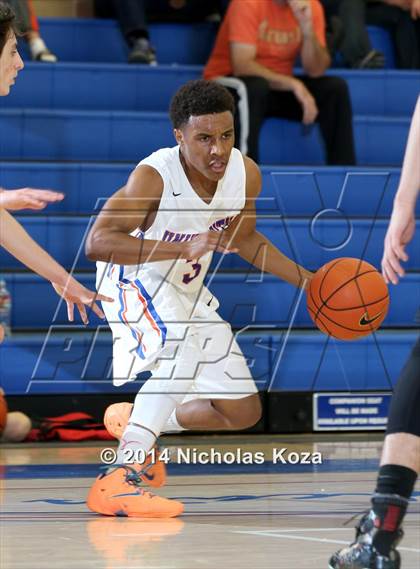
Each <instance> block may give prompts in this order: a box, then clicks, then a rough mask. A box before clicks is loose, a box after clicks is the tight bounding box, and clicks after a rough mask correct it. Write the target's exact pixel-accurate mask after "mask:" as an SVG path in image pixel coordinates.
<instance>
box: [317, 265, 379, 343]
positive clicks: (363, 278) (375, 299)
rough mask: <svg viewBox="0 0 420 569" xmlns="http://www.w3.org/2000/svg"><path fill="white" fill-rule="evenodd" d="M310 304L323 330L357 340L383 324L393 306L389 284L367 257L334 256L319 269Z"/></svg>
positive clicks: (341, 337)
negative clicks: (390, 303)
mask: <svg viewBox="0 0 420 569" xmlns="http://www.w3.org/2000/svg"><path fill="white" fill-rule="evenodd" d="M307 305H308V311H309V315H310V316H311V318H312V320H313V321H314V323H315V325H316V326H317V327H318V328H319V329H320V330H321V331H322V332H324V333H325V334H328V335H329V336H333V337H334V338H337V339H339V340H355V339H357V338H362V337H363V336H368V335H369V334H371V333H372V332H374V331H375V330H377V329H378V328H379V326H380V325H381V324H382V322H383V320H384V318H385V316H386V314H387V311H388V306H389V294H388V287H387V285H386V283H385V281H384V279H383V278H382V275H381V274H380V273H379V272H378V271H377V270H376V269H375V267H374V266H373V265H371V264H369V263H367V262H366V261H362V260H361V259H351V258H341V259H334V260H333V261H330V262H329V263H327V264H326V265H324V266H323V267H321V268H320V269H319V270H318V271H317V272H316V273H315V276H314V277H313V279H312V280H311V283H310V285H309V287H308V290H307Z"/></svg>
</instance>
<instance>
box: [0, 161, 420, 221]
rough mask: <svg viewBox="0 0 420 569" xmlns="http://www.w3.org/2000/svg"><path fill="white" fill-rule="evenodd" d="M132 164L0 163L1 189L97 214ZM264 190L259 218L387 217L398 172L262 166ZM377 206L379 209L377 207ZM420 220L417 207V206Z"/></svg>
mask: <svg viewBox="0 0 420 569" xmlns="http://www.w3.org/2000/svg"><path fill="white" fill-rule="evenodd" d="M135 165H136V163H135V162H133V163H92V162H85V163H62V162H61V163H53V162H48V163H45V162H44V163H39V162H3V163H0V186H2V187H5V188H20V187H25V186H32V187H37V188H46V189H48V188H55V189H57V190H60V191H62V192H64V193H65V195H66V197H65V199H64V201H62V202H60V203H57V204H53V205H51V206H49V207H48V210H47V212H48V214H51V213H54V212H58V213H61V214H63V213H84V214H90V213H93V212H95V211H98V209H100V208H101V207H102V205H103V204H104V201H105V200H106V199H107V198H108V197H109V196H110V195H111V194H113V193H114V192H115V191H116V190H117V189H119V188H120V187H122V186H123V185H124V184H125V183H126V181H127V178H128V176H129V174H130V172H131V170H132V169H133V168H135ZM261 171H262V176H263V183H262V185H263V188H264V191H263V192H262V194H261V196H260V198H259V199H258V201H257V209H258V211H259V212H260V213H271V212H273V211H275V212H280V213H281V212H283V213H284V214H285V215H286V216H292V217H299V216H300V217H302V216H306V217H312V216H313V215H314V214H315V213H316V212H317V211H319V210H321V209H325V208H336V207H337V205H338V204H339V203H340V207H341V208H342V209H343V210H344V211H345V213H346V214H347V215H352V216H365V217H366V216H375V215H379V216H382V217H388V216H389V215H390V212H391V209H392V202H393V199H394V196H395V192H396V190H397V186H398V182H399V177H400V170H399V169H396V168H387V169H375V170H372V169H367V168H365V169H363V168H352V169H350V170H348V169H345V168H340V167H335V168H332V167H316V168H312V169H310V170H307V169H302V168H293V167H271V166H262V167H261ZM378 205H379V208H378ZM417 212H418V214H419V215H420V203H418V204H417Z"/></svg>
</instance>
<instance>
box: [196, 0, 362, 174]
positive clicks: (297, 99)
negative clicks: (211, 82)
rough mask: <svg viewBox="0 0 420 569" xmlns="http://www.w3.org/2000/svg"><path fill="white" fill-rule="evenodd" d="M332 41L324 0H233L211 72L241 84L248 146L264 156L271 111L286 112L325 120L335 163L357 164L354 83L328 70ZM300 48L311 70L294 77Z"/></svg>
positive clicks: (330, 154) (239, 92) (330, 161)
mask: <svg viewBox="0 0 420 569" xmlns="http://www.w3.org/2000/svg"><path fill="white" fill-rule="evenodd" d="M325 45H326V41H325V20H324V13H323V10H322V6H321V4H320V2H319V0H259V1H258V2H255V1H254V0H232V1H231V4H230V6H229V8H228V11H227V14H226V17H225V19H224V21H223V23H222V25H221V28H220V30H219V33H218V36H217V39H216V44H215V46H214V49H213V52H212V54H211V56H210V59H209V61H208V63H207V65H206V68H205V70H204V76H205V78H206V79H215V80H218V81H220V82H221V83H222V84H224V85H225V86H227V87H234V88H235V90H236V92H237V95H238V98H239V101H238V117H239V124H238V125H237V126H239V130H240V135H239V136H238V132H237V141H238V140H239V141H240V148H241V150H242V152H244V153H247V154H248V155H249V156H251V157H252V158H253V159H254V160H256V161H258V138H259V132H260V129H261V126H262V123H263V121H264V119H265V118H266V117H281V118H286V119H289V120H293V121H302V122H303V123H304V124H305V125H309V124H312V123H314V122H315V121H318V122H319V124H320V127H321V132H322V135H323V138H324V141H325V145H326V155H327V163H328V164H342V165H343V164H346V165H353V164H355V152H354V141H353V127H352V109H351V104H350V97H349V92H348V88H347V84H346V83H345V81H343V80H342V79H340V78H338V77H331V76H328V77H323V74H324V72H325V71H326V69H327V68H328V67H329V65H330V57H329V55H328V51H327V49H326V47H325ZM299 54H300V57H301V62H302V66H303V69H304V71H305V73H306V75H304V76H301V77H294V76H293V66H294V64H295V62H296V59H297V57H298V55H299ZM232 76H233V77H232ZM235 78H238V79H239V80H240V81H239V82H238V81H237V79H235ZM244 131H245V135H244ZM296 152H297V154H298V153H299V149H296Z"/></svg>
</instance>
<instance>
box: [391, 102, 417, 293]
mask: <svg viewBox="0 0 420 569" xmlns="http://www.w3.org/2000/svg"><path fill="white" fill-rule="evenodd" d="M419 156H420V97H419V98H418V99H417V105H416V108H415V111H414V114H413V119H412V121H411V127H410V134H409V136H408V141H407V148H406V151H405V157H404V163H403V168H402V172H401V180H400V184H399V187H398V191H397V193H396V195H395V200H394V207H393V209H392V215H391V221H390V223H389V226H388V231H387V234H386V237H385V244H384V254H383V258H382V274H383V276H384V278H385V281H386V282H387V283H389V282H392V283H393V284H398V278H399V277H403V276H404V274H405V271H404V269H403V267H402V266H401V261H407V260H408V255H407V253H406V251H405V247H406V245H407V244H408V243H410V241H411V240H412V238H413V236H414V231H415V228H416V219H415V208H416V201H417V197H418V195H419V192H420V166H419Z"/></svg>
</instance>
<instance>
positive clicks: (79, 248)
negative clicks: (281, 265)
mask: <svg viewBox="0 0 420 569" xmlns="http://www.w3.org/2000/svg"><path fill="white" fill-rule="evenodd" d="M270 217H271V219H270V218H268V219H266V218H263V217H260V218H259V219H258V221H257V229H258V230H259V231H261V233H263V234H264V235H265V236H266V237H267V238H268V239H270V241H272V243H274V244H275V245H276V246H277V247H278V248H279V249H280V250H281V251H283V252H284V254H285V255H287V256H289V257H290V258H292V259H294V260H295V261H296V262H298V263H300V264H302V265H304V266H306V267H308V268H310V269H317V268H319V267H320V266H322V265H323V264H324V263H327V262H328V261H330V260H332V259H335V258H337V257H356V258H363V259H365V260H366V261H368V262H369V263H372V264H373V265H374V266H376V267H379V266H380V259H381V256H382V247H383V240H384V237H385V232H386V227H387V224H388V222H387V221H386V220H376V221H375V222H373V221H372V220H364V219H351V218H349V219H346V218H342V219H337V220H333V219H325V220H323V219H322V218H320V219H318V220H317V221H316V222H313V221H311V220H308V219H300V220H299V219H297V220H295V219H291V220H284V219H282V218H279V216H278V215H277V216H275V218H272V217H273V216H270ZM18 219H19V221H20V222H21V223H22V224H23V226H24V227H25V229H26V230H27V231H28V233H29V234H30V235H31V236H32V237H33V238H34V239H36V241H37V242H38V243H39V244H40V245H41V246H42V247H45V248H46V249H47V250H48V251H49V252H50V253H51V255H53V256H54V257H55V258H56V259H57V260H58V261H59V262H60V263H62V264H63V265H64V266H65V267H68V268H71V267H73V266H76V267H77V268H78V269H79V270H82V269H88V270H89V269H92V262H91V261H89V260H88V259H87V257H86V256H85V253H84V242H85V237H86V235H87V233H88V231H89V227H91V225H92V223H93V222H94V216H91V217H82V216H78V217H58V216H50V217H43V216H38V217H36V216H25V217H18ZM419 229H420V220H419V221H417V230H419ZM408 252H409V255H410V258H409V260H408V262H407V268H408V269H409V270H420V248H419V247H417V246H416V243H415V242H413V243H411V244H410V245H409V248H408ZM219 258H220V256H219V255H218V254H217V255H215V260H214V261H213V266H215V264H216V262H217V260H218V259H219ZM0 266H1V267H3V270H4V269H7V270H11V269H18V268H20V267H21V265H20V264H19V261H17V260H16V259H14V257H12V256H11V255H9V254H8V253H6V252H5V251H3V250H2V251H0ZM248 267H249V265H248V264H247V263H246V262H245V261H242V260H241V259H240V257H239V256H237V255H227V256H224V258H223V263H222V268H223V269H224V270H247V268H248Z"/></svg>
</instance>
